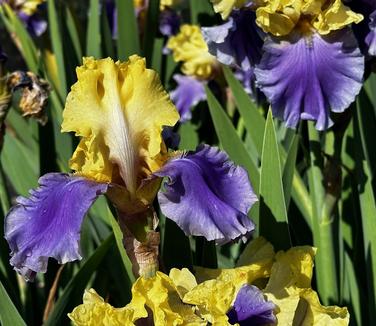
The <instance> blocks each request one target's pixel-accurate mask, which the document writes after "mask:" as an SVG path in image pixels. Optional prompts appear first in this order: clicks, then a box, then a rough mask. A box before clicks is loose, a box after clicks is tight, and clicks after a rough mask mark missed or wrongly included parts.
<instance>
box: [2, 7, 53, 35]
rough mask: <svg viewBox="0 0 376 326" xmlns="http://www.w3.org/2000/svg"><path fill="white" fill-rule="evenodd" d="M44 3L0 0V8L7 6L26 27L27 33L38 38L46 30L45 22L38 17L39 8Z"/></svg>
mask: <svg viewBox="0 0 376 326" xmlns="http://www.w3.org/2000/svg"><path fill="white" fill-rule="evenodd" d="M45 2H46V0H0V6H1V5H2V4H7V5H9V6H10V8H12V10H14V11H15V12H16V13H17V15H18V17H19V18H20V19H21V20H22V21H23V23H24V24H25V25H26V28H27V29H28V31H29V32H30V33H31V34H32V35H35V36H40V35H42V34H43V33H44V32H45V31H46V29H47V22H46V21H45V20H44V19H42V18H41V17H39V15H38V9H39V7H40V6H42V5H43V4H44V3H45Z"/></svg>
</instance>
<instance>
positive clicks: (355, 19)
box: [207, 0, 373, 130]
mask: <svg viewBox="0 0 376 326" xmlns="http://www.w3.org/2000/svg"><path fill="white" fill-rule="evenodd" d="M212 2H213V3H214V9H215V10H216V11H218V12H221V13H222V16H224V17H227V16H228V15H229V14H230V13H228V14H227V12H228V11H229V10H231V9H238V11H239V10H240V11H245V12H246V11H249V10H253V11H255V13H256V23H257V25H258V26H259V27H260V28H261V29H262V30H263V31H264V32H265V33H266V38H265V40H264V45H263V47H262V52H261V59H260V62H259V63H257V64H256V68H255V70H254V72H255V78H256V84H257V86H258V87H259V88H260V89H261V91H262V92H263V93H264V94H265V95H266V97H267V98H268V100H269V102H270V103H271V106H272V110H273V114H274V116H276V117H278V118H280V119H282V120H284V121H285V122H286V125H287V126H288V127H292V128H294V127H296V126H297V124H298V122H299V121H300V120H301V119H305V120H314V121H316V128H317V129H318V130H323V129H326V128H328V127H330V126H331V125H332V121H331V119H330V111H333V112H343V111H344V110H345V109H347V108H348V107H349V105H350V104H351V103H352V102H353V101H354V99H355V97H356V95H357V94H358V93H359V91H360V89H361V87H362V81H363V74H364V56H363V55H362V53H361V51H360V49H359V46H358V43H357V40H356V39H355V36H354V34H353V31H352V29H351V24H353V23H355V24H357V23H359V22H361V21H362V19H363V16H362V15H360V14H357V13H355V12H353V11H352V10H351V9H350V8H349V7H347V6H345V5H344V4H343V3H342V2H341V0H308V1H303V0H289V1H277V0H258V1H230V0H218V1H216V0H213V1H212ZM219 7H221V8H222V9H221V10H220V9H219ZM224 8H225V9H226V10H225V9H224ZM223 10H224V11H223ZM224 13H226V14H224ZM233 13H236V11H233ZM237 15H239V14H237ZM243 15H247V14H246V13H243ZM248 15H249V14H248ZM370 24H371V25H370V26H371V29H372V26H373V21H372V20H371V23H370ZM225 26H228V28H225ZM248 26H249V28H250V26H251V24H249V25H248ZM234 28H236V20H235V19H234V18H233V17H230V19H229V21H228V22H227V23H226V24H224V25H222V27H221V29H220V28H219V27H217V35H216V36H217V37H216V38H217V40H215V39H214V37H210V35H209V36H208V37H207V41H208V44H209V47H210V46H211V47H215V50H216V51H217V57H218V58H222V62H223V61H226V62H225V63H227V64H228V63H230V62H231V63H232V62H237V63H238V62H239V61H240V63H241V64H244V63H243V62H244V61H243V60H242V59H240V60H239V53H238V51H239V49H243V48H246V47H245V46H244V44H248V45H249V48H250V49H253V50H256V49H257V47H255V46H253V44H254V37H251V36H247V35H243V36H242V33H239V32H234V33H231V31H232V30H233V29H234ZM221 30H222V32H221ZM243 30H244V29H243ZM213 33H214V32H213ZM254 35H257V34H256V33H254ZM254 35H253V36H254ZM240 39H241V40H240ZM234 40H237V41H236V42H235V41H234ZM368 40H369V42H371V41H372V35H370V36H369V38H368ZM232 43H233V44H232ZM231 49H232V50H231ZM243 52H245V53H248V57H249V58H252V56H250V54H251V53H252V52H251V51H243ZM243 57H244V55H243ZM219 60H221V59H219Z"/></svg>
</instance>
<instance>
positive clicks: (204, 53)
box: [167, 24, 218, 79]
mask: <svg viewBox="0 0 376 326" xmlns="http://www.w3.org/2000/svg"><path fill="white" fill-rule="evenodd" d="M167 48H169V49H170V50H172V54H173V58H174V60H175V61H177V62H183V66H182V68H181V70H182V71H183V73H184V74H186V75H191V76H195V77H197V78H199V79H209V78H211V77H212V76H213V75H214V74H215V72H216V66H217V64H218V62H217V59H216V58H215V57H214V56H213V55H211V54H210V53H209V49H208V46H207V44H206V43H205V41H204V38H203V36H202V33H201V30H200V27H199V26H196V25H189V24H184V25H182V26H181V27H180V32H179V34H177V35H176V36H173V37H170V39H169V40H168V43H167Z"/></svg>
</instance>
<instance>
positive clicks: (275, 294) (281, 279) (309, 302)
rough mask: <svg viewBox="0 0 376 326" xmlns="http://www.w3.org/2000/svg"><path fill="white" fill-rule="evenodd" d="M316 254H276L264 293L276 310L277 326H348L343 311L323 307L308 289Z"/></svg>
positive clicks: (299, 250) (307, 251) (309, 251)
mask: <svg viewBox="0 0 376 326" xmlns="http://www.w3.org/2000/svg"><path fill="white" fill-rule="evenodd" d="M315 253H316V249H315V248H312V247H308V246H305V247H294V248H291V249H290V250H288V251H286V252H282V251H281V252H278V253H277V255H276V261H275V263H274V264H273V267H272V271H271V275H270V279H269V282H268V284H267V286H266V288H265V290H264V292H265V294H266V296H267V298H268V299H269V300H270V301H272V302H273V303H275V304H276V305H277V307H278V309H277V314H276V317H277V319H278V324H279V325H307V326H308V325H317V326H320V325H333V326H345V325H348V323H349V314H348V311H347V309H346V308H340V307H336V306H330V307H324V306H322V305H321V304H320V301H319V298H318V296H317V293H316V292H315V291H313V290H312V289H311V279H312V274H313V259H314V256H315Z"/></svg>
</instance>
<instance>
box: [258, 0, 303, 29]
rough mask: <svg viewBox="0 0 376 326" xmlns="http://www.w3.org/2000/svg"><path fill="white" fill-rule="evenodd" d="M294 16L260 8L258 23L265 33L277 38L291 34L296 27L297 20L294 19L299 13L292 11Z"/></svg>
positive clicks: (267, 8) (268, 8)
mask: <svg viewBox="0 0 376 326" xmlns="http://www.w3.org/2000/svg"><path fill="white" fill-rule="evenodd" d="M291 13H294V15H293V16H292V15H291V16H290V15H287V14H284V13H280V12H276V11H275V10H273V8H272V7H260V8H258V9H257V10H256V23H257V25H258V26H260V27H261V28H262V29H263V31H264V32H266V33H271V34H273V35H276V36H284V35H287V34H289V33H290V32H291V31H292V30H293V29H294V27H295V25H296V22H297V19H299V17H297V19H294V17H295V14H297V12H293V11H291Z"/></svg>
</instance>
